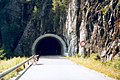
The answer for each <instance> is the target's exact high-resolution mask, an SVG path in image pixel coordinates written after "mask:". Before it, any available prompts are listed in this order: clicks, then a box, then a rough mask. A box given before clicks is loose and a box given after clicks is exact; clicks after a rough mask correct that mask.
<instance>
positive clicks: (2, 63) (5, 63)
mask: <svg viewBox="0 0 120 80" xmlns="http://www.w3.org/2000/svg"><path fill="white" fill-rule="evenodd" d="M25 59H26V58H25V57H23V58H21V57H14V58H12V59H9V60H0V73H1V72H3V71H5V70H7V69H8V68H11V67H13V66H15V65H16V64H18V63H20V62H22V61H24V60H25ZM22 69H23V67H20V68H19V70H22ZM15 75H17V71H14V72H12V73H10V74H9V75H7V76H5V77H4V79H3V80H9V79H10V78H12V77H14V76H15Z"/></svg>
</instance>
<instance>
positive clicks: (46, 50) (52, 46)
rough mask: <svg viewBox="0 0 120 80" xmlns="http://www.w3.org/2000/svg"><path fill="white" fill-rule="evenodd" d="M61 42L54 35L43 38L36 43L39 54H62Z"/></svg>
mask: <svg viewBox="0 0 120 80" xmlns="http://www.w3.org/2000/svg"><path fill="white" fill-rule="evenodd" d="M61 49H62V48H61V44H60V42H59V41H58V40H57V39H56V38H54V37H46V38H43V39H41V40H40V41H39V42H38V44H37V45H36V54H37V55H42V56H44V55H61Z"/></svg>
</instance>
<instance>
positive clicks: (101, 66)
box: [68, 54, 120, 80]
mask: <svg viewBox="0 0 120 80" xmlns="http://www.w3.org/2000/svg"><path fill="white" fill-rule="evenodd" d="M68 59H70V60H71V61H73V62H76V63H77V64H80V65H83V66H85V67H87V68H90V69H92V70H95V71H98V72H100V73H103V74H105V75H107V76H109V77H112V78H114V79H117V80H120V59H118V60H115V61H110V62H101V61H99V60H95V59H96V54H93V55H91V56H90V57H89V58H85V59H84V58H80V57H69V58H68Z"/></svg>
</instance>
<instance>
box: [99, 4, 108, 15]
mask: <svg viewBox="0 0 120 80" xmlns="http://www.w3.org/2000/svg"><path fill="white" fill-rule="evenodd" d="M108 10H109V7H108V6H107V7H106V8H102V9H101V11H102V14H103V15H106V13H107V12H108Z"/></svg>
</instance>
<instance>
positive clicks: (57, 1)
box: [52, 0, 67, 11]
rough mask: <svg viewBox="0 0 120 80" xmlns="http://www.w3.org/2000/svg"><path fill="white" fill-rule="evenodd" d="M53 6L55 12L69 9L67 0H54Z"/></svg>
mask: <svg viewBox="0 0 120 80" xmlns="http://www.w3.org/2000/svg"><path fill="white" fill-rule="evenodd" d="M52 6H53V8H52V9H53V10H54V11H56V10H57V8H60V10H62V11H63V10H65V9H66V8H67V0H52Z"/></svg>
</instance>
